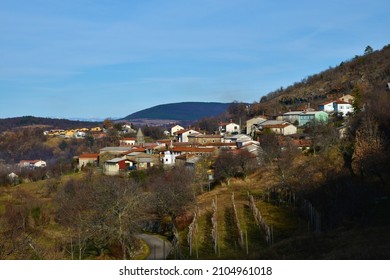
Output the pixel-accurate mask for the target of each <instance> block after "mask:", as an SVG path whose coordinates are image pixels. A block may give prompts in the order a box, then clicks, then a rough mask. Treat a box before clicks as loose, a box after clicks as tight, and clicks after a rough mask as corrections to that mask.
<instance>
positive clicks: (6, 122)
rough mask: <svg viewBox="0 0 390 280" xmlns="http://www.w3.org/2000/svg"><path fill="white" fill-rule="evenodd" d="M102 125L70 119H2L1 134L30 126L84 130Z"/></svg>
mask: <svg viewBox="0 0 390 280" xmlns="http://www.w3.org/2000/svg"><path fill="white" fill-rule="evenodd" d="M98 125H100V123H99V122H89V121H75V120H68V119H54V118H41V117H33V116H23V117H16V118H6V119H0V132H1V131H6V130H9V129H13V128H19V127H28V126H42V127H47V128H48V129H50V128H61V129H68V128H82V127H87V128H90V127H94V126H98Z"/></svg>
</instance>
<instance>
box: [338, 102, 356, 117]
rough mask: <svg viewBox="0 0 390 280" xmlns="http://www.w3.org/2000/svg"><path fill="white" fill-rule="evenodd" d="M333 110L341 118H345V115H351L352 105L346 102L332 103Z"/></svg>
mask: <svg viewBox="0 0 390 280" xmlns="http://www.w3.org/2000/svg"><path fill="white" fill-rule="evenodd" d="M334 108H335V112H337V113H338V114H339V115H341V116H343V117H345V116H346V115H347V114H350V113H353V106H352V104H351V103H349V102H346V101H342V100H337V101H336V102H334Z"/></svg>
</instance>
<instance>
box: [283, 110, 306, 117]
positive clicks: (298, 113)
mask: <svg viewBox="0 0 390 280" xmlns="http://www.w3.org/2000/svg"><path fill="white" fill-rule="evenodd" d="M302 113H303V111H291V112H287V113H284V114H283V116H289V115H300V114H302Z"/></svg>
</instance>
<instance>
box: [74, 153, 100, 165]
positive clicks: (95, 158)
mask: <svg viewBox="0 0 390 280" xmlns="http://www.w3.org/2000/svg"><path fill="white" fill-rule="evenodd" d="M87 165H92V166H98V165H99V154H81V155H80V156H79V164H78V167H79V168H82V167H84V166H87Z"/></svg>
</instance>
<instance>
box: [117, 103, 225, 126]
mask: <svg viewBox="0 0 390 280" xmlns="http://www.w3.org/2000/svg"><path fill="white" fill-rule="evenodd" d="M229 105H230V103H218V102H181V103H170V104H163V105H158V106H154V107H151V108H148V109H145V110H141V111H138V112H136V113H134V114H131V115H128V116H127V117H125V118H123V119H122V120H128V121H130V120H134V119H157V120H177V121H194V120H198V119H201V118H204V117H211V116H218V115H219V114H221V113H224V112H226V110H227V108H228V107H229Z"/></svg>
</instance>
